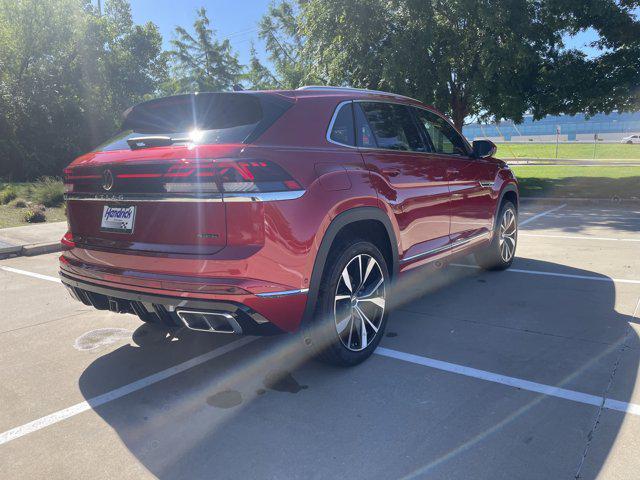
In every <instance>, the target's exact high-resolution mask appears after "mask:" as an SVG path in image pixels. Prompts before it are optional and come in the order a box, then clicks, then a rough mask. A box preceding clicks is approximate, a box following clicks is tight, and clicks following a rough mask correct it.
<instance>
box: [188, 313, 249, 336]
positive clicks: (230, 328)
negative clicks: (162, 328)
mask: <svg viewBox="0 0 640 480" xmlns="http://www.w3.org/2000/svg"><path fill="white" fill-rule="evenodd" d="M176 315H178V318H179V319H180V321H181V322H182V323H183V324H184V326H185V327H187V328H188V329H189V330H196V331H198V332H209V333H235V334H236V335H241V334H242V327H241V326H240V324H239V323H238V322H237V321H236V319H235V318H233V315H231V314H230V313H225V312H202V311H198V310H184V309H179V310H176Z"/></svg>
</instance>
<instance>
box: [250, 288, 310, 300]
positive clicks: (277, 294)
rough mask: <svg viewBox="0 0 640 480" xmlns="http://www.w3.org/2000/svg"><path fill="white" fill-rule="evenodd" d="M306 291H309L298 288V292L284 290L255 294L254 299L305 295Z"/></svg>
mask: <svg viewBox="0 0 640 480" xmlns="http://www.w3.org/2000/svg"><path fill="white" fill-rule="evenodd" d="M308 291H309V289H308V288H300V289H298V290H284V291H282V292H267V293H256V297H263V298H270V297H286V296H288V295H297V294H299V293H307V292H308Z"/></svg>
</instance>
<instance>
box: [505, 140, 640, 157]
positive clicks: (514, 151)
mask: <svg viewBox="0 0 640 480" xmlns="http://www.w3.org/2000/svg"><path fill="white" fill-rule="evenodd" d="M497 145H498V152H497V153H496V157H498V158H556V146H555V144H545V143H499V144H497ZM593 150H594V145H593V143H560V144H558V158H576V159H582V160H587V159H593V158H594V156H593ZM595 159H596V160H597V159H617V160H624V159H636V160H640V144H635V145H626V144H622V143H617V144H616V143H598V144H597V145H596V146H595Z"/></svg>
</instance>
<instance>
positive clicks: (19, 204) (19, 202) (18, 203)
mask: <svg viewBox="0 0 640 480" xmlns="http://www.w3.org/2000/svg"><path fill="white" fill-rule="evenodd" d="M11 205H13V207H14V208H27V206H28V205H27V201H26V200H25V199H24V198H16V199H15V200H14V201H13V202H11Z"/></svg>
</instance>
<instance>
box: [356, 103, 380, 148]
mask: <svg viewBox="0 0 640 480" xmlns="http://www.w3.org/2000/svg"><path fill="white" fill-rule="evenodd" d="M353 112H354V113H355V117H356V145H357V146H358V147H365V148H367V147H368V148H375V147H377V145H376V139H375V138H373V132H371V127H370V126H369V122H367V119H366V117H365V116H364V112H363V111H362V109H361V108H360V105H358V104H357V103H356V104H354V109H353Z"/></svg>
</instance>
